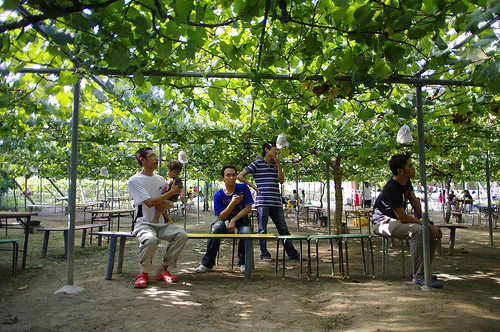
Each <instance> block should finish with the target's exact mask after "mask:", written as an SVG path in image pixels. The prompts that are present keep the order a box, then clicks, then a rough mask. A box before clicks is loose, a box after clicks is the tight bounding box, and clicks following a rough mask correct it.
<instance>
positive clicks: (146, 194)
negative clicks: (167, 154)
mask: <svg viewBox="0 0 500 332" xmlns="http://www.w3.org/2000/svg"><path fill="white" fill-rule="evenodd" d="M135 159H136V161H137V163H138V164H139V165H140V166H141V168H142V169H141V172H140V173H137V174H135V175H134V176H132V177H131V178H130V179H129V181H128V187H129V190H130V194H131V195H132V197H133V198H134V206H135V212H136V218H135V220H134V224H133V226H132V234H133V235H134V236H136V237H137V239H138V240H139V250H140V252H139V267H140V270H141V273H140V274H139V275H138V276H137V277H136V280H135V283H134V287H136V288H144V287H146V286H147V285H148V281H149V276H148V273H149V272H151V271H152V270H153V267H152V263H153V257H154V255H155V252H156V248H157V246H158V240H159V239H161V240H165V241H168V242H169V244H168V247H167V249H166V252H165V256H164V257H163V262H162V264H161V266H160V267H159V268H158V270H157V271H156V280H162V281H166V282H168V283H172V282H176V281H177V280H179V278H178V277H177V276H174V275H172V274H170V272H169V271H168V267H169V266H171V267H177V259H178V258H179V256H180V254H181V251H182V249H183V248H184V245H185V244H186V241H187V239H188V235H187V233H186V232H185V231H184V230H183V229H182V228H180V227H179V226H177V225H174V224H173V222H169V223H165V219H164V218H163V216H161V217H160V220H159V221H158V222H156V223H154V222H152V221H153V219H154V218H155V214H156V211H157V210H161V211H163V210H165V209H166V208H167V206H168V205H167V203H165V201H166V200H167V199H168V198H170V197H171V196H173V195H176V194H178V193H179V192H180V189H179V187H178V186H176V185H174V186H172V188H171V189H170V190H169V191H167V192H166V193H164V194H162V191H163V188H164V187H165V184H166V180H165V178H163V177H162V176H161V175H158V174H155V173H154V171H155V170H156V169H157V168H158V156H157V155H156V154H154V152H153V150H152V149H151V148H148V147H145V148H140V149H139V150H138V151H137V152H136V153H135Z"/></svg>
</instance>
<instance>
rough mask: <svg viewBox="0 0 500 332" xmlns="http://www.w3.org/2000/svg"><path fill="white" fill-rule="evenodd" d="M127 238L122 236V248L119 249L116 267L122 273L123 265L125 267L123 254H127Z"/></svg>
mask: <svg viewBox="0 0 500 332" xmlns="http://www.w3.org/2000/svg"><path fill="white" fill-rule="evenodd" d="M126 240H127V238H125V237H121V238H120V249H119V251H118V264H117V265H118V266H117V267H116V272H118V273H122V267H123V256H124V254H125V243H126Z"/></svg>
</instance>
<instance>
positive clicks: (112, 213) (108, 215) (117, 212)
mask: <svg viewBox="0 0 500 332" xmlns="http://www.w3.org/2000/svg"><path fill="white" fill-rule="evenodd" d="M90 214H91V215H92V221H91V222H90V223H91V224H93V223H94V221H95V220H96V219H101V218H99V215H100V216H101V217H102V219H106V221H107V222H108V230H109V231H112V226H113V218H118V222H117V231H120V218H121V217H128V216H130V217H131V218H132V222H133V220H134V215H135V209H111V210H90ZM99 221H102V220H99Z"/></svg>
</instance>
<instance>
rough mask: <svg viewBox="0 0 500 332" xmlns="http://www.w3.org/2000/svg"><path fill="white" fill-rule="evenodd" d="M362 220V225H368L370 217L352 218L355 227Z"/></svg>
mask: <svg viewBox="0 0 500 332" xmlns="http://www.w3.org/2000/svg"><path fill="white" fill-rule="evenodd" d="M360 222H361V226H368V219H367V218H364V217H361V218H352V224H353V225H354V226H355V227H359V223H360Z"/></svg>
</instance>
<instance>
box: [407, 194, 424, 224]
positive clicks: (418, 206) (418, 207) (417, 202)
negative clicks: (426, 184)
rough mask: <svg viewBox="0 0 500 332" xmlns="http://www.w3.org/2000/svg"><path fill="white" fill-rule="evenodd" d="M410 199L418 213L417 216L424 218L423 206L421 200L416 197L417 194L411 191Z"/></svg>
mask: <svg viewBox="0 0 500 332" xmlns="http://www.w3.org/2000/svg"><path fill="white" fill-rule="evenodd" d="M408 198H409V199H410V204H411V206H412V207H413V210H414V211H415V212H416V213H417V215H418V216H419V217H420V218H422V205H421V204H420V200H419V199H418V198H417V196H415V192H414V191H411V192H410V194H409V195H408Z"/></svg>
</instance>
